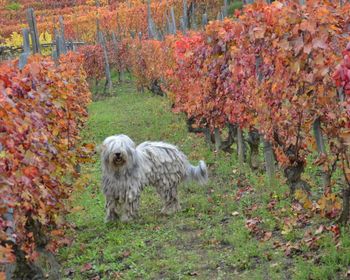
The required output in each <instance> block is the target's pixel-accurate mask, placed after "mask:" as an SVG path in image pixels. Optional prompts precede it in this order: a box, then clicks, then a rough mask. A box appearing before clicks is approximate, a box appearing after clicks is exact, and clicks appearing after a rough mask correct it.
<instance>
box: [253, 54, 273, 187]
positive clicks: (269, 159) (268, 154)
mask: <svg viewBox="0 0 350 280" xmlns="http://www.w3.org/2000/svg"><path fill="white" fill-rule="evenodd" d="M261 63H262V58H261V57H260V56H257V57H256V65H255V67H256V73H257V79H258V81H259V83H260V82H261V81H262V79H263V77H262V73H261V72H260V71H259V67H260V65H261ZM263 142H264V159H265V165H266V166H265V169H266V175H267V178H268V180H269V184H270V187H274V186H275V184H276V179H275V172H276V171H275V155H274V154H273V150H272V145H271V143H270V142H268V141H267V140H266V139H264V141H263Z"/></svg>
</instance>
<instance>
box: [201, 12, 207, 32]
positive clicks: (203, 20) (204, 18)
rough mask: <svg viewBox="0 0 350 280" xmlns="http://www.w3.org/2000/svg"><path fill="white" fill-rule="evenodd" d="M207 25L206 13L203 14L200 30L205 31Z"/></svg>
mask: <svg viewBox="0 0 350 280" xmlns="http://www.w3.org/2000/svg"><path fill="white" fill-rule="evenodd" d="M207 24H208V15H207V13H204V14H203V15H202V28H203V29H205V27H206V25H207Z"/></svg>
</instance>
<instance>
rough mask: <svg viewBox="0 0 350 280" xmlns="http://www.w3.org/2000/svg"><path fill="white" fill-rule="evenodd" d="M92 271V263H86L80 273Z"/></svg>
mask: <svg viewBox="0 0 350 280" xmlns="http://www.w3.org/2000/svg"><path fill="white" fill-rule="evenodd" d="M91 269H92V264H91V263H86V264H84V266H83V267H82V268H81V269H80V272H85V271H89V270H91Z"/></svg>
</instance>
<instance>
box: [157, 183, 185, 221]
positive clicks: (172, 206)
mask: <svg viewBox="0 0 350 280" xmlns="http://www.w3.org/2000/svg"><path fill="white" fill-rule="evenodd" d="M157 191H158V194H159V195H160V197H161V198H162V200H163V202H164V206H163V208H162V210H161V213H163V214H166V215H171V214H174V213H176V212H178V211H180V210H181V206H180V203H179V200H178V198H177V185H173V186H172V187H171V188H167V189H165V188H162V187H157Z"/></svg>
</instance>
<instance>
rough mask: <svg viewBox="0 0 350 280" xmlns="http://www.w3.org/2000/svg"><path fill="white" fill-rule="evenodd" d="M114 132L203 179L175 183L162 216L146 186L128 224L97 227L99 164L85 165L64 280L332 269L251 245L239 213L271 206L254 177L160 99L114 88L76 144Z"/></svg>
mask: <svg viewBox="0 0 350 280" xmlns="http://www.w3.org/2000/svg"><path fill="white" fill-rule="evenodd" d="M118 133H124V134H127V135H129V136H130V137H131V138H132V139H133V140H134V141H135V142H137V143H140V142H142V141H145V140H162V141H168V142H171V143H174V144H176V145H177V146H178V147H179V148H180V149H182V150H183V151H184V152H185V153H186V154H187V155H188V157H189V158H190V160H191V161H192V162H193V163H196V162H197V161H198V160H199V159H204V160H205V161H206V162H207V163H208V165H209V168H210V176H211V180H210V183H209V184H208V185H207V186H205V187H200V186H198V185H196V184H192V185H186V186H181V187H180V199H181V205H182V211H181V212H179V213H177V214H175V215H173V216H170V217H163V216H161V215H160V214H159V210H160V208H161V204H160V200H159V199H158V197H157V195H156V193H155V191H154V190H153V189H152V188H149V189H147V190H146V191H144V193H143V195H142V203H141V210H140V217H139V218H138V219H137V220H135V221H134V222H132V223H129V224H121V223H114V224H105V223H104V209H103V206H104V199H103V196H102V195H101V192H100V178H101V172H100V162H99V160H98V159H97V161H96V163H95V164H93V165H89V166H85V167H84V168H83V172H84V173H86V174H89V175H90V180H89V184H88V186H87V187H86V188H85V189H83V190H77V191H76V192H75V194H74V199H73V202H72V203H73V206H74V207H75V209H78V210H77V211H75V213H73V214H71V215H70V217H69V219H70V221H71V222H72V223H74V224H75V225H76V230H75V232H74V233H72V235H74V237H75V241H74V242H73V244H72V245H71V246H70V247H66V248H63V249H62V250H61V251H60V255H59V256H60V260H61V263H62V266H63V269H64V271H63V275H64V277H63V278H64V279H291V275H293V278H294V279H307V277H308V276H307V275H310V273H313V275H315V278H312V279H323V278H322V277H323V276H325V273H326V271H329V270H330V268H329V267H333V264H332V263H330V264H329V266H324V267H323V269H322V267H321V268H320V269H319V268H318V266H316V265H314V266H312V265H308V264H306V263H305V261H304V260H303V259H302V258H298V257H295V258H293V259H287V258H285V257H284V253H283V252H282V251H280V250H276V249H273V244H272V243H273V241H272V240H270V241H266V242H260V241H258V240H257V239H255V238H254V237H252V236H251V235H250V234H249V232H248V230H247V229H246V227H245V223H246V219H247V218H249V215H250V214H249V213H250V212H249V211H248V212H247V209H249V208H250V207H252V206H254V205H255V202H256V201H259V202H261V203H265V204H267V203H268V202H269V200H270V192H267V191H266V190H265V187H264V185H265V184H264V179H263V177H261V176H257V175H249V176H248V178H247V177H245V178H241V176H239V175H238V170H237V168H236V167H235V166H237V165H236V159H235V156H232V155H228V154H224V153H220V154H215V153H213V152H211V151H209V149H208V148H207V146H206V145H205V143H204V141H203V139H202V138H200V137H198V136H196V135H194V134H189V133H187V130H186V127H185V121H184V119H183V118H182V117H181V116H178V115H174V114H173V113H171V109H170V104H169V102H168V100H167V99H165V98H161V97H155V96H151V95H150V94H144V95H140V94H137V93H135V90H134V87H133V86H132V85H131V84H127V85H123V86H122V87H120V88H118V92H117V97H113V98H109V99H106V100H102V101H97V102H94V103H93V104H92V105H91V107H90V119H89V122H88V125H87V128H86V129H85V131H84V135H83V136H84V139H85V140H86V141H88V142H95V143H96V144H98V143H101V142H102V140H103V139H104V138H105V137H107V136H109V135H113V134H118ZM96 157H97V156H96ZM249 184H253V185H254V188H255V192H254V193H253V194H249V195H246V196H243V197H242V198H241V199H240V200H239V201H237V199H236V198H237V197H236V196H235V194H236V191H237V189H238V187H242V186H243V187H244V186H248V185H249ZM283 191H284V189H283V188H281V190H280V192H281V194H278V193H276V196H278V195H282V192H283ZM283 203H284V202H281V205H280V207H283ZM286 203H287V202H286ZM254 210H255V212H256V214H258V215H260V216H261V217H264V227H265V228H266V230H271V231H273V230H274V229H275V228H276V227H278V224H277V222H276V221H275V220H274V219H273V217H272V216H271V214H270V213H269V212H268V211H267V210H266V209H265V208H263V207H262V208H260V207H258V208H257V209H254ZM290 238H291V239H293V238H294V237H293V236H291V237H290ZM335 261H336V260H335ZM329 273H332V271H330V272H329ZM318 276H319V277H318ZM324 279H327V278H324Z"/></svg>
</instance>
